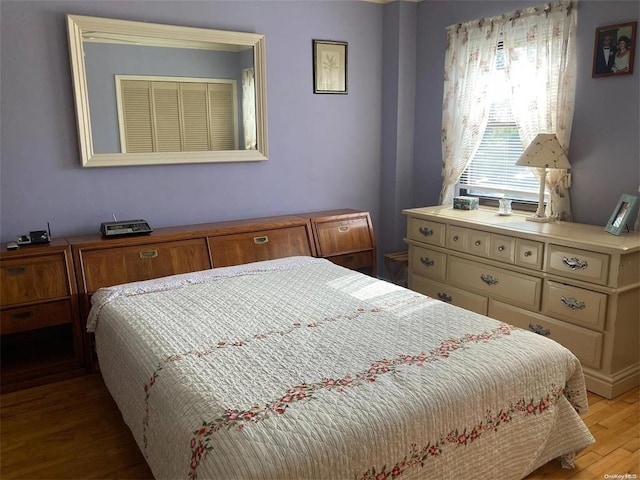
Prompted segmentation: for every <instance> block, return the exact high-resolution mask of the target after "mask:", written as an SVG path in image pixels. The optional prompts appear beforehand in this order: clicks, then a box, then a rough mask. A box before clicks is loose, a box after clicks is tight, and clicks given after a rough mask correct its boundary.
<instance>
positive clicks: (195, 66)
mask: <svg viewBox="0 0 640 480" xmlns="http://www.w3.org/2000/svg"><path fill="white" fill-rule="evenodd" d="M67 28H68V33H69V51H70V58H71V72H72V75H73V88H74V97H75V104H76V119H77V124H78V140H79V143H80V157H81V159H82V166H83V167H106V166H126V165H157V164H169V163H205V162H244V161H259V160H267V158H268V149H267V110H266V68H265V39H264V35H260V34H254V33H242V32H230V31H222V30H209V29H204V28H193V27H180V26H173V25H161V24H153V23H144V22H133V21H128V20H113V19H106V18H97V17H86V16H79V15H67Z"/></svg>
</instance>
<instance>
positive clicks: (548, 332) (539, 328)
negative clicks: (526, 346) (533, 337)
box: [529, 323, 551, 337]
mask: <svg viewBox="0 0 640 480" xmlns="http://www.w3.org/2000/svg"><path fill="white" fill-rule="evenodd" d="M529 330H531V331H532V332H533V333H537V334H538V335H542V336H543V337H548V336H549V335H551V330H548V329H546V328H543V327H542V325H537V324H533V323H530V324H529Z"/></svg>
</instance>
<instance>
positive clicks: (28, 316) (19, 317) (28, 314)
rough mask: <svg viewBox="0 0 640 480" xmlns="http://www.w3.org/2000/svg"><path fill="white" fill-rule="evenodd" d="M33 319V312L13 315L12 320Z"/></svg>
mask: <svg viewBox="0 0 640 480" xmlns="http://www.w3.org/2000/svg"><path fill="white" fill-rule="evenodd" d="M30 317H33V312H30V311H29V312H18V313H14V314H13V315H11V318H15V319H17V320H24V319H25V318H30Z"/></svg>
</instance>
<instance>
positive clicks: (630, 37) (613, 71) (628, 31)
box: [591, 22, 638, 78]
mask: <svg viewBox="0 0 640 480" xmlns="http://www.w3.org/2000/svg"><path fill="white" fill-rule="evenodd" d="M637 27H638V22H627V23H618V24H615V25H606V26H603V27H598V28H596V38H595V44H594V46H593V71H592V74H591V76H592V77H593V78H598V77H617V76H620V75H631V74H632V73H633V59H634V57H635V49H636V31H637ZM621 43H622V44H624V46H623V45H621ZM605 46H609V50H607V51H605V50H604V47H605ZM622 48H624V49H625V51H626V53H625V54H624V55H622V56H620V52H622Z"/></svg>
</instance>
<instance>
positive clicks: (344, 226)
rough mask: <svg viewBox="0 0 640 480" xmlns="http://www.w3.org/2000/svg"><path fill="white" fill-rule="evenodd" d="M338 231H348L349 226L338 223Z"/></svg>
mask: <svg viewBox="0 0 640 480" xmlns="http://www.w3.org/2000/svg"><path fill="white" fill-rule="evenodd" d="M338 231H339V232H340V233H345V232H348V231H349V226H348V225H340V226H339V227H338Z"/></svg>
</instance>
